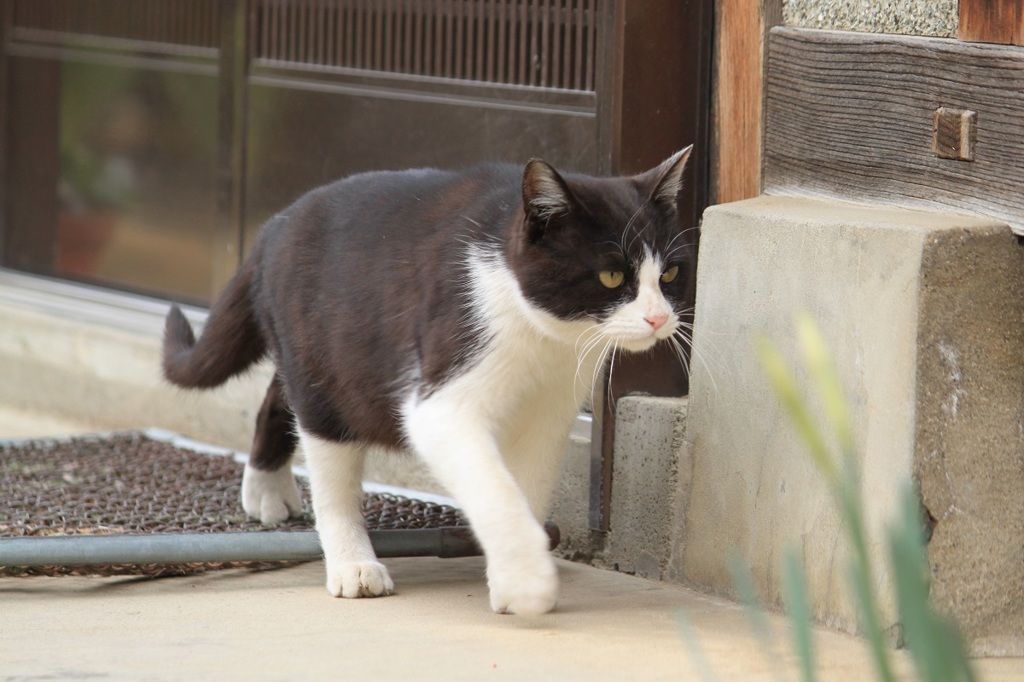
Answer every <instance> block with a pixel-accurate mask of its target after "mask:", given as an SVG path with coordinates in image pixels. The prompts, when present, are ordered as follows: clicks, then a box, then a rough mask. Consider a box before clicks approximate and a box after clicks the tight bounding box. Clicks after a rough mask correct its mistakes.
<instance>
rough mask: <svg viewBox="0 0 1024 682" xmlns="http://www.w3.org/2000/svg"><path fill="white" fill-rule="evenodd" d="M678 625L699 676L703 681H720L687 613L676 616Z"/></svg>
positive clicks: (691, 661)
mask: <svg viewBox="0 0 1024 682" xmlns="http://www.w3.org/2000/svg"><path fill="white" fill-rule="evenodd" d="M676 627H677V628H679V634H680V636H681V637H682V638H683V642H684V643H685V644H686V649H687V650H688V651H689V654H690V663H691V665H693V669H694V671H695V672H696V673H697V677H698V678H699V679H701V680H703V682H719V680H718V676H717V675H715V670H714V668H712V667H711V661H709V660H708V657H707V654H705V653H704V647H702V646H701V645H700V640H699V639H698V638H697V633H696V631H694V629H693V626H692V625H690V620H689V619H688V618H687V617H686V615H685V614H683V613H680V614H678V615H677V616H676Z"/></svg>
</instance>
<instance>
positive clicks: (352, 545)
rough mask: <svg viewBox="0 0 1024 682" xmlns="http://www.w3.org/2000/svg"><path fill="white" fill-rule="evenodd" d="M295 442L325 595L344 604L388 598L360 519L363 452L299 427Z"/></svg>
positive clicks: (388, 586) (384, 576)
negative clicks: (305, 475)
mask: <svg viewBox="0 0 1024 682" xmlns="http://www.w3.org/2000/svg"><path fill="white" fill-rule="evenodd" d="M299 442H300V443H301V445H302V451H303V453H305V455H306V465H307V466H308V467H309V482H310V487H311V489H312V493H313V513H314V514H315V515H316V530H317V533H319V535H320V546H321V548H322V549H323V552H324V564H325V566H326V569H327V591H328V592H330V593H331V594H332V595H334V596H335V597H345V598H348V599H353V598H357V597H379V596H383V595H386V594H391V593H392V592H393V591H394V589H395V585H394V583H393V582H392V581H391V576H390V575H389V574H388V569H387V568H386V567H385V566H384V565H383V564H382V563H380V561H378V560H377V555H376V554H375V553H374V551H373V546H372V545H371V544H370V536H369V534H368V533H367V532H366V523H365V521H364V520H363V514H362V504H361V503H362V497H363V485H362V483H363V461H364V459H365V454H366V453H365V450H364V448H363V447H362V446H361V445H360V444H358V443H337V442H334V441H327V440H323V439H321V438H318V437H316V436H314V435H312V434H309V433H306V432H304V431H302V429H301V427H300V428H299Z"/></svg>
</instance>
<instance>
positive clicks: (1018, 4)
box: [958, 0, 1024, 45]
mask: <svg viewBox="0 0 1024 682" xmlns="http://www.w3.org/2000/svg"><path fill="white" fill-rule="evenodd" d="M959 14H960V29H959V34H958V35H959V38H960V40H969V41H974V42H981V43H1001V44H1003V45H1024V0H959Z"/></svg>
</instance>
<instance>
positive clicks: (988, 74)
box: [764, 28, 1024, 234]
mask: <svg viewBox="0 0 1024 682" xmlns="http://www.w3.org/2000/svg"><path fill="white" fill-rule="evenodd" d="M765 101H766V126H765V171H764V184H765V188H764V189H765V192H766V193H772V194H789V195H799V196H811V197H828V198H840V199H847V200H851V201H858V202H877V203H887V204H892V205H898V206H906V207H919V208H929V209H951V210H954V211H962V212H968V213H977V214H981V215H986V216H991V217H994V218H998V219H1001V220H1005V221H1006V222H1007V223H1009V224H1010V226H1011V227H1012V228H1013V229H1014V230H1015V231H1016V232H1018V233H1019V234H1024V193H1022V192H1021V191H1020V178H1021V177H1024V154H1022V153H1021V140H1024V50H1021V49H1020V48H1016V47H1008V46H1003V45H981V44H976V43H963V42H957V41H950V40H943V39H937V38H914V37H907V36H886V35H878V34H858V33H840V32H835V31H816V30H810V29H794V28H776V29H774V30H773V31H772V32H771V35H770V39H769V69H768V74H767V82H766V100H765ZM940 109H944V110H945V111H941V112H940ZM937 112H939V113H937ZM960 131H963V132H960ZM936 132H938V133H939V135H938V136H937V135H936ZM950 135H952V136H953V137H952V138H950V137H948V136H950ZM957 135H960V136H961V137H962V138H963V140H962V142H963V145H962V146H959V145H958V144H957V143H956V142H955V138H956V136H957ZM951 140H952V141H951ZM950 157H951V158H950ZM963 157H969V158H973V161H966V160H961V158H963Z"/></svg>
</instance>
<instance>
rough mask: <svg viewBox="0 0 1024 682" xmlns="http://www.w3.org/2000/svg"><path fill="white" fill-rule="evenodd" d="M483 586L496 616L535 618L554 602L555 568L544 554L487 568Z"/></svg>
mask: <svg viewBox="0 0 1024 682" xmlns="http://www.w3.org/2000/svg"><path fill="white" fill-rule="evenodd" d="M487 584H488V586H489V587H490V590H491V608H492V609H494V611H495V612H496V613H515V614H519V615H522V616H537V615H540V614H542V613H547V612H548V611H551V610H552V609H553V608H555V604H556V603H557V601H558V569H557V568H556V566H555V562H554V560H553V559H552V558H551V557H550V556H546V555H545V556H542V557H539V558H538V559H535V560H533V561H524V560H522V559H519V560H515V561H511V562H504V563H497V565H494V564H492V565H489V566H488V567H487Z"/></svg>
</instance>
